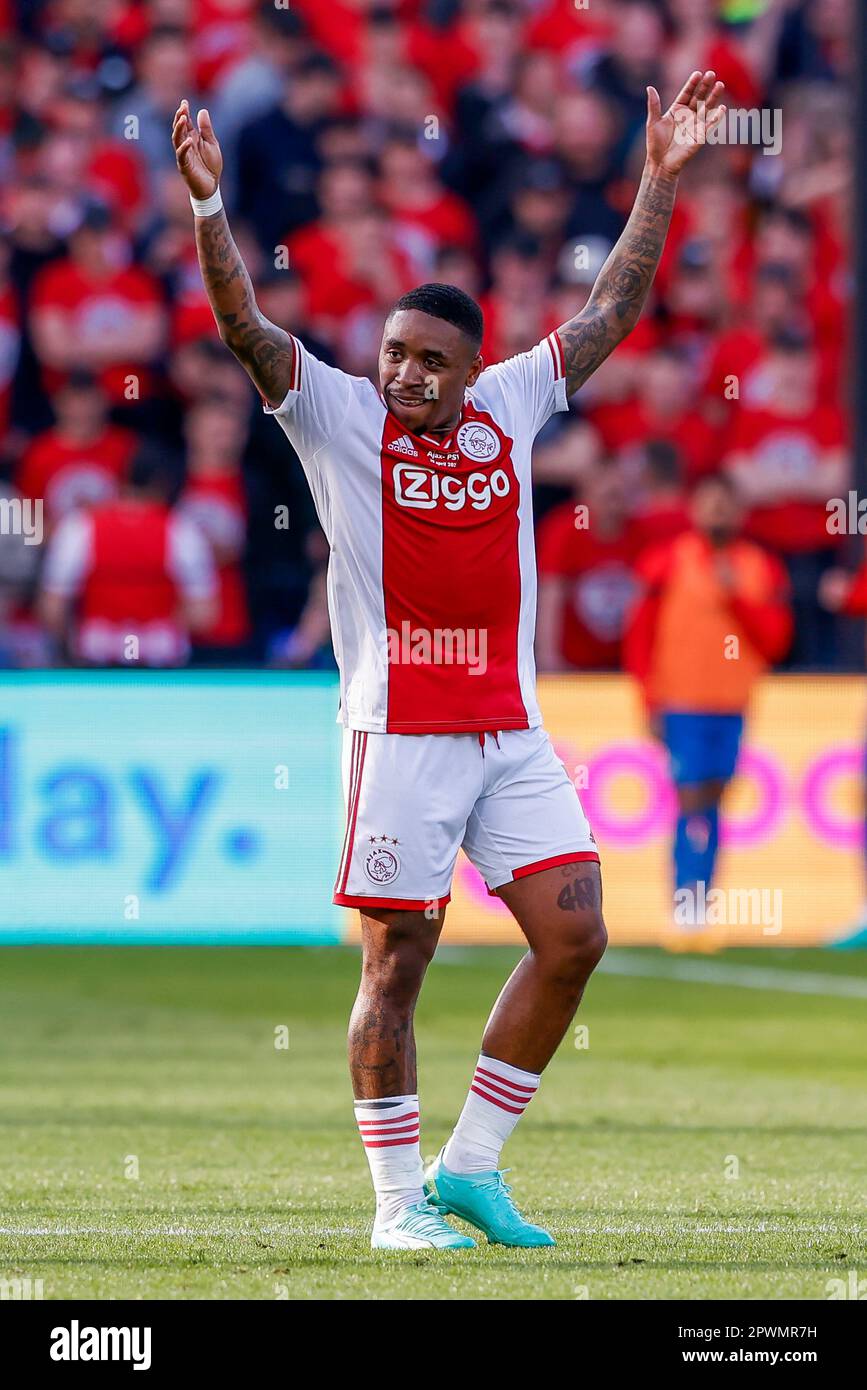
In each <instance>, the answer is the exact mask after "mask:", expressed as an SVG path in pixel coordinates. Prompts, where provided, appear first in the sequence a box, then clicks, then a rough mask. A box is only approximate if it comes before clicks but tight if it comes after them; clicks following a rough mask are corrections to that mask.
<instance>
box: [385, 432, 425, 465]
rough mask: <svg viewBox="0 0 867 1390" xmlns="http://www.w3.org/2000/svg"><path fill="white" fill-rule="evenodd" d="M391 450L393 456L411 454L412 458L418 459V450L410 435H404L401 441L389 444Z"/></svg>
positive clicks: (397, 440)
mask: <svg viewBox="0 0 867 1390" xmlns="http://www.w3.org/2000/svg"><path fill="white" fill-rule="evenodd" d="M388 447H389V449H390V450H391V452H392V453H393V454H409V457H410V458H414V459H417V458H418V449H417V448H416V447H415V445H414V444H413V442H412V440H411V439H410V437H409V435H408V434H402V435H401V436H400V439H396V440H395V441H394V443H393V444H389V446H388Z"/></svg>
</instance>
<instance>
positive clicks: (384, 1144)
mask: <svg viewBox="0 0 867 1390" xmlns="http://www.w3.org/2000/svg"><path fill="white" fill-rule="evenodd" d="M418 1140H419V1136H418V1134H415V1136H411V1137H410V1138H409V1139H377V1140H376V1141H375V1142H374V1143H373V1144H368V1143H367V1141H366V1140H364V1141H362V1142H363V1143H364V1147H365V1148H366V1149H395V1148H397V1146H398V1144H417V1143H418Z"/></svg>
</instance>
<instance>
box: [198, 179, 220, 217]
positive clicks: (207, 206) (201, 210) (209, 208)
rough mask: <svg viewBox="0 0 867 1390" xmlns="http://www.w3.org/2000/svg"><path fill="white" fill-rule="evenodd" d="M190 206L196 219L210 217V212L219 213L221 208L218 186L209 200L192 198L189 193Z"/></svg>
mask: <svg viewBox="0 0 867 1390" xmlns="http://www.w3.org/2000/svg"><path fill="white" fill-rule="evenodd" d="M190 205H191V207H192V209H193V212H194V213H195V215H196V217H210V215H211V213H212V212H219V211H220V208H221V207H222V206H223V197H222V194H221V193H220V185H219V184H217V190H216V192H215V193H212V194H211V196H210V198H194V197H193V195H192V193H191V194H190Z"/></svg>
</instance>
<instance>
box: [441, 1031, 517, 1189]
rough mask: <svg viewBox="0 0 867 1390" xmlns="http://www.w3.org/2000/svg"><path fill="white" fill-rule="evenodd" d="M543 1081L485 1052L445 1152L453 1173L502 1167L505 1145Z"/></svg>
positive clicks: (446, 1160) (444, 1161)
mask: <svg viewBox="0 0 867 1390" xmlns="http://www.w3.org/2000/svg"><path fill="white" fill-rule="evenodd" d="M540 1080H541V1077H539V1076H537V1075H536V1073H535V1072H532V1071H521V1068H520V1067H512V1066H510V1065H509V1063H508V1062H498V1061H497V1059H496V1058H495V1057H486V1056H485V1054H484V1052H483V1053H482V1055H481V1056H480V1057H479V1062H478V1066H477V1067H476V1071H475V1075H474V1077H473V1081H472V1085H471V1086H470V1093H469V1095H468V1096H467V1099H466V1101H465V1102H464V1108H463V1110H462V1111H461V1113H460V1117H459V1119H458V1122H457V1124H456V1125H455V1127H454V1131H453V1133H452V1137H451V1139H450V1140H449V1142H448V1143H447V1144H446V1147H445V1152H444V1153H443V1163H444V1164H445V1166H446V1167H447V1168H448V1170H449V1172H450V1173H489V1172H491V1171H492V1170H493V1169H495V1168H499V1166H500V1153H501V1152H502V1148H503V1145H504V1144H505V1142H506V1140H507V1139H508V1137H509V1135H510V1134H511V1133H512V1130H513V1129H514V1128H515V1125H516V1124H517V1123H518V1121H519V1120H520V1118H521V1116H522V1115H523V1113H524V1111H525V1110H526V1108H527V1106H528V1105H529V1104H530V1101H531V1100H532V1099H533V1096H534V1095H535V1094H536V1091H537V1090H538V1088H539V1082H540Z"/></svg>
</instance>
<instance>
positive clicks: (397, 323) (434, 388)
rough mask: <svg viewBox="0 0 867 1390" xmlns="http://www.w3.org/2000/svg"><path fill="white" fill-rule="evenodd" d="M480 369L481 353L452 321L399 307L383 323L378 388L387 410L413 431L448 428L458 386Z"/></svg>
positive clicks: (457, 406) (459, 395)
mask: <svg viewBox="0 0 867 1390" xmlns="http://www.w3.org/2000/svg"><path fill="white" fill-rule="evenodd" d="M481 370H482V359H481V356H480V355H479V353H478V352H476V350H475V347H474V345H473V343H472V342H471V341H470V339H469V338H467V336H466V334H465V333H462V332H461V330H460V329H459V328H456V327H455V325H454V324H453V323H446V322H445V320H444V319H436V318H433V317H432V316H431V315H430V314H423V313H422V312H421V311H420V310H419V309H400V310H398V312H397V313H395V314H392V316H391V318H390V319H389V320H388V322H387V323H386V325H385V332H384V333H383V336H382V347H381V348H380V351H379V385H380V389H381V391H382V394H383V395H384V396H385V400H386V403H387V405H388V408H389V410H390V411H391V413H392V414H393V415H395V416H397V418H398V420H399V421H400V423H401V424H402V425H404V426H405V427H406V428H407V429H409V430H412V432H413V434H426V433H428V434H429V433H431V432H432V431H436V430H446V429H449V428H451V426H452V425H454V423H455V421H456V420H457V418H458V416H459V414H460V411H461V406H462V405H463V402H464V391H465V390H466V388H467V387H468V386H472V385H473V384H474V382H475V381H476V380H477V379H478V375H479V373H480V371H481Z"/></svg>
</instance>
